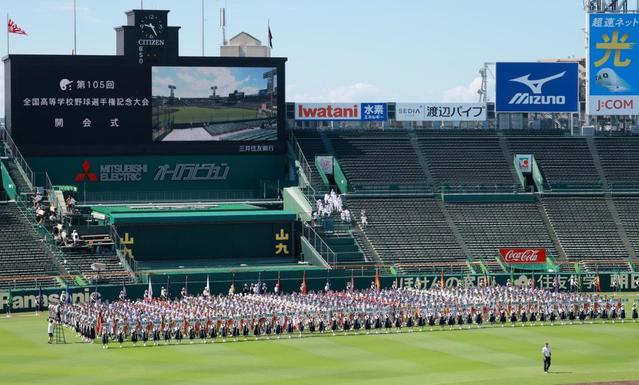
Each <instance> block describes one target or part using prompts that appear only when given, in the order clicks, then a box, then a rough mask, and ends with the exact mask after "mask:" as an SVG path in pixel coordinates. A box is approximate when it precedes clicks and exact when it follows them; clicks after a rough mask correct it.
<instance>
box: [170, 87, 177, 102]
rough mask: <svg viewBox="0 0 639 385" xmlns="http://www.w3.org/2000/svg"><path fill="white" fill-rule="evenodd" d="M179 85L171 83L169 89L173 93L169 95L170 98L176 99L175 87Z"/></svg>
mask: <svg viewBox="0 0 639 385" xmlns="http://www.w3.org/2000/svg"><path fill="white" fill-rule="evenodd" d="M176 88H177V87H176V86H174V85H173V84H169V90H171V95H169V99H175V89H176Z"/></svg>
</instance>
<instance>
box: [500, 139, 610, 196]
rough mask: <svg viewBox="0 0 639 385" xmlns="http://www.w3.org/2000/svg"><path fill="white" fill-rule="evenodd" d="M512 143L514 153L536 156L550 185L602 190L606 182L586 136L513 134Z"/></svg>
mask: <svg viewBox="0 0 639 385" xmlns="http://www.w3.org/2000/svg"><path fill="white" fill-rule="evenodd" d="M508 143H509V145H510V148H511V151H512V152H513V153H512V155H513V156H514V155H515V154H533V155H534V156H535V161H536V162H537V164H538V165H539V167H540V168H541V171H542V174H543V176H544V179H545V182H546V188H550V189H552V190H562V189H564V190H565V189H572V190H575V191H577V190H580V189H588V190H593V189H595V190H599V191H601V189H602V183H601V180H599V177H598V175H597V169H596V168H595V163H594V161H593V159H592V155H591V153H590V149H589V148H588V143H587V142H586V139H585V138H568V137H549V138H546V137H510V138H508Z"/></svg>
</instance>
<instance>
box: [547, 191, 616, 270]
mask: <svg viewBox="0 0 639 385" xmlns="http://www.w3.org/2000/svg"><path fill="white" fill-rule="evenodd" d="M542 203H543V206H544V209H545V210H546V212H547V214H548V217H549V219H550V223H551V225H552V227H553V231H554V232H555V233H556V234H557V236H558V238H559V242H560V244H561V246H562V248H563V250H564V251H565V253H566V256H567V257H568V258H570V259H582V258H593V259H597V258H602V257H614V258H626V257H628V252H627V250H626V248H625V246H624V244H623V241H622V240H621V237H620V235H619V232H618V231H617V227H616V224H615V222H614V220H613V218H612V215H611V213H610V210H609V209H608V206H607V204H606V201H605V199H604V198H602V197H545V198H544V199H543V200H542Z"/></svg>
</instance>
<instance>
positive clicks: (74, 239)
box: [71, 229, 80, 247]
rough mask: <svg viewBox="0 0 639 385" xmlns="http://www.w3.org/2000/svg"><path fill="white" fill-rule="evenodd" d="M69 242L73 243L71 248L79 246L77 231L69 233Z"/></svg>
mask: <svg viewBox="0 0 639 385" xmlns="http://www.w3.org/2000/svg"><path fill="white" fill-rule="evenodd" d="M71 241H72V242H73V247H77V246H79V245H80V234H78V230H76V229H73V231H72V232H71Z"/></svg>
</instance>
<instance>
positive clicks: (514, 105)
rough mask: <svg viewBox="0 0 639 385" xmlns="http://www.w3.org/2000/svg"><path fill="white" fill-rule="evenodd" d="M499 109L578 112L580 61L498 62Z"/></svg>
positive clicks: (507, 110)
mask: <svg viewBox="0 0 639 385" xmlns="http://www.w3.org/2000/svg"><path fill="white" fill-rule="evenodd" d="M496 67H497V68H496V70H497V74H496V78H497V85H496V106H495V109H496V111H497V112H578V111H579V91H578V90H579V83H578V73H577V63H497V66H496Z"/></svg>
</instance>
